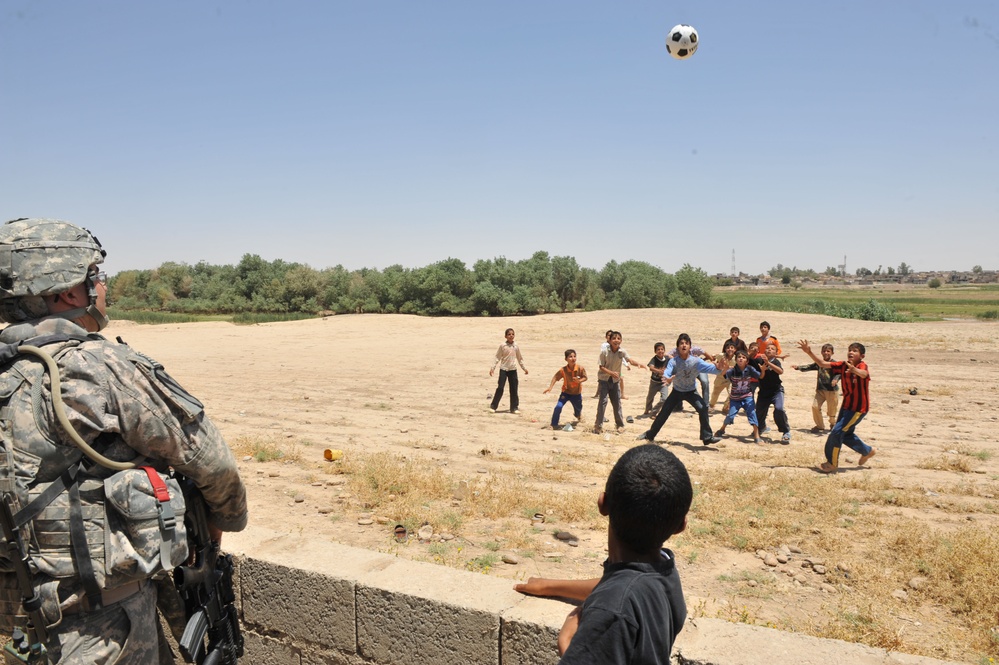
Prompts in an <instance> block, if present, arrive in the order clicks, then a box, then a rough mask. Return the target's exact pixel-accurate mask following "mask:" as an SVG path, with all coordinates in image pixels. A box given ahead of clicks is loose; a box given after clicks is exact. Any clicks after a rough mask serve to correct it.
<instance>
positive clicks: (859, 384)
mask: <svg viewBox="0 0 999 665" xmlns="http://www.w3.org/2000/svg"><path fill="white" fill-rule="evenodd" d="M798 348H799V349H801V350H802V351H804V352H805V353H807V354H808V356H809V357H810V358H811V359H812V360H814V361H815V364H816V365H818V366H819V367H822V368H823V369H828V370H830V371H831V372H832V373H833V375H834V376H839V377H841V379H842V380H841V382H840V383H841V385H842V386H843V405H842V406H841V407H840V409H839V416H838V417H837V418H836V424H835V425H833V428H832V431H831V432H830V433H829V438H828V439H826V461H825V462H823V463H822V464H821V465H819V470H820V471H822V473H833V472H834V471H836V470H837V469H838V468H839V451H840V449H841V448H842V447H843V444H844V443H845V444H846V445H847V446H848V447H849V448H851V449H853V450H855V451H856V452H858V453H860V460H858V461H857V466H863V465H864V464H866V463H867V460H869V459H871V458H872V457H874V455H875V452H876V451H875V450H874V448H871V447H870V446H869V445H867V444H866V443H864V442H863V440H861V438H860V437H859V436H857V434H856V428H857V425H859V424H860V421H861V420H863V419H864V416H866V415H867V411H868V410H869V409H870V405H871V402H870V400H871V397H870V390H869V388H870V383H871V373H870V371H868V369H867V363H865V362H864V355H865V354H866V353H867V349H865V348H864V345H863V344H861V343H860V342H854V343H853V344H851V345H850V346H849V348H848V350H847V353H846V361H845V362H843V361H839V360H835V361H826V360H824V359H822V358H819V357H818V356H816V355H815V352H813V351H812V349H811V347H810V346H809V345H808V340H807V339H803V340H801V341H800V342H798Z"/></svg>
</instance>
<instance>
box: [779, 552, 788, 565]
mask: <svg viewBox="0 0 999 665" xmlns="http://www.w3.org/2000/svg"><path fill="white" fill-rule="evenodd" d="M787 561H788V556H787V554H784V553H783V552H778V553H777V563H787Z"/></svg>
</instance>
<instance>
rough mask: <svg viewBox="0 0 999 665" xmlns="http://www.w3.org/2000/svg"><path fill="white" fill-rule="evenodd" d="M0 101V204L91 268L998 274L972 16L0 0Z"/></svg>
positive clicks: (996, 89) (937, 4)
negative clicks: (638, 265) (670, 47)
mask: <svg viewBox="0 0 999 665" xmlns="http://www.w3.org/2000/svg"><path fill="white" fill-rule="evenodd" d="M676 23H689V24H692V25H694V26H695V27H696V28H697V29H698V31H699V32H700V36H701V47H700V49H699V50H698V52H697V53H696V55H695V56H694V57H693V58H691V59H690V60H687V61H683V62H680V61H675V60H672V59H671V58H670V57H669V56H668V54H667V53H666V50H665V48H664V40H665V37H666V34H667V33H668V31H669V28H670V27H671V26H673V25H674V24H676ZM0 100H2V103H0V216H3V218H4V219H10V218H13V217H20V216H45V217H57V218H62V219H67V220H70V221H73V222H76V223H78V224H81V225H84V226H87V227H89V228H90V229H91V230H93V231H94V232H95V233H96V234H97V235H98V237H100V239H101V240H102V241H103V242H104V244H105V245H106V246H107V247H108V249H109V250H110V257H109V261H108V263H107V268H108V270H109V271H111V272H117V271H118V270H123V269H128V268H152V267H155V266H157V265H159V264H160V263H162V262H163V261H183V262H187V263H196V262H198V261H201V260H204V261H208V262H210V263H235V262H238V261H239V259H240V257H241V256H242V255H243V254H246V253H252V254H259V255H261V256H262V257H264V258H265V259H268V260H273V259H284V260H287V261H297V262H302V263H308V264H309V265H311V266H313V267H315V268H323V267H328V266H333V265H336V264H343V265H344V266H346V267H348V268H360V267H377V268H384V267H386V266H388V265H392V264H396V263H400V264H402V265H404V266H407V267H417V266H422V265H427V264H429V263H432V262H435V261H439V260H442V259H445V258H448V257H456V258H459V259H461V260H463V261H465V262H466V263H467V264H468V265H469V267H471V265H472V264H473V263H474V261H476V260H477V259H488V258H495V257H497V256H506V257H507V258H510V259H523V258H526V257H528V256H530V255H531V254H532V253H533V252H535V251H538V250H545V251H547V252H549V253H551V254H552V255H572V256H575V257H576V258H577V259H578V260H579V262H580V263H581V264H582V265H584V266H590V267H594V268H599V267H602V266H603V265H604V264H605V263H606V262H607V261H609V260H611V259H614V260H617V261H624V260H628V259H638V260H643V261H648V262H650V263H653V264H655V265H658V266H661V267H662V268H663V269H665V270H668V271H670V272H672V271H675V270H676V269H678V268H679V267H680V266H681V265H682V264H684V263H690V264H692V265H694V266H698V267H702V268H704V269H705V270H707V271H708V272H709V273H715V272H726V273H727V272H729V270H730V266H731V262H732V249H733V248H734V249H735V250H736V264H737V267H738V269H739V270H741V271H745V272H750V273H756V272H762V271H765V270H767V269H769V268H770V267H772V266H774V265H776V264H778V263H783V264H784V265H788V266H791V265H796V266H798V267H802V268H804V267H810V268H815V269H816V270H820V271H821V270H823V269H825V268H826V267H827V266H830V265H836V264H839V263H840V262H842V260H843V256H844V254H845V255H847V257H848V258H847V268H848V270H849V271H850V272H852V271H854V270H855V269H856V268H858V267H860V266H864V267H868V268H870V269H875V268H877V267H878V265H883V266H884V267H885V268H887V267H888V266H894V267H897V266H898V265H899V264H900V263H901V262H906V263H908V264H909V265H910V266H912V267H914V268H915V269H917V270H929V269H959V270H969V269H971V267H972V266H974V265H976V264H977V265H982V266H983V267H985V268H986V269H999V2H996V0H988V1H977V2H974V1H966V0H948V1H947V2H941V1H940V0H910V1H902V0H898V1H890V0H886V1H875V2H872V1H871V0H844V1H841V0H829V1H828V2H802V1H801V0H795V1H791V0H772V1H769V2H745V1H743V0H738V1H736V0H731V1H725V2H711V1H707V0H702V1H700V2H694V1H692V0H691V1H685V2H648V1H643V2H633V3H628V2H608V1H606V0H603V1H600V2H596V1H591V0H572V1H569V0H544V1H542V2H539V1H537V0H532V1H530V2H525V1H520V0H505V1H504V2H469V1H467V0H462V1H460V2H438V1H429V0H428V1H425V2H414V1H413V0H399V1H395V0H375V1H362V0H355V1H351V2H346V1H335V0H324V1H318V0H317V1H313V2H298V1H294V0H290V1H287V2H278V1H276V0H274V1H263V0H241V1H238V2H237V1H231V2H204V1H197V2H195V1H190V0H179V1H176V0H171V1H169V2H167V1H165V0H164V1H160V2H134V1H131V0H129V1H125V0H122V1H117V2H116V1H105V0H85V1H81V2H71V1H68V0H67V1H62V2H56V1H55V0H48V1H39V0H34V1H28V0H0Z"/></svg>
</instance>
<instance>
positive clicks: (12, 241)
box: [0, 218, 107, 323]
mask: <svg viewBox="0 0 999 665" xmlns="http://www.w3.org/2000/svg"><path fill="white" fill-rule="evenodd" d="M106 255H107V252H105V251H104V248H103V247H101V243H100V241H98V240H97V238H96V237H95V236H94V235H93V234H92V233H91V232H90V231H88V230H86V229H84V228H81V227H79V226H76V225H74V224H70V223H69V222H63V221H60V220H57V219H28V218H22V219H15V220H12V221H9V222H7V223H6V224H4V225H3V226H0V319H2V320H4V321H6V322H8V323H16V322H20V321H27V320H29V319H34V318H40V317H42V316H45V315H46V313H47V307H46V305H45V302H44V301H43V300H42V298H41V296H48V295H54V294H56V293H62V292H63V291H67V290H69V289H71V288H73V287H74V286H76V285H77V284H81V283H83V282H84V281H86V279H87V273H88V270H89V268H90V266H91V265H94V264H98V263H103V262H104V257H105V256H106Z"/></svg>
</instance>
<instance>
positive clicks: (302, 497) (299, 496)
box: [295, 494, 305, 503]
mask: <svg viewBox="0 0 999 665" xmlns="http://www.w3.org/2000/svg"><path fill="white" fill-rule="evenodd" d="M303 501H305V495H304V494H296V495H295V503H302V502H303Z"/></svg>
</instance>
